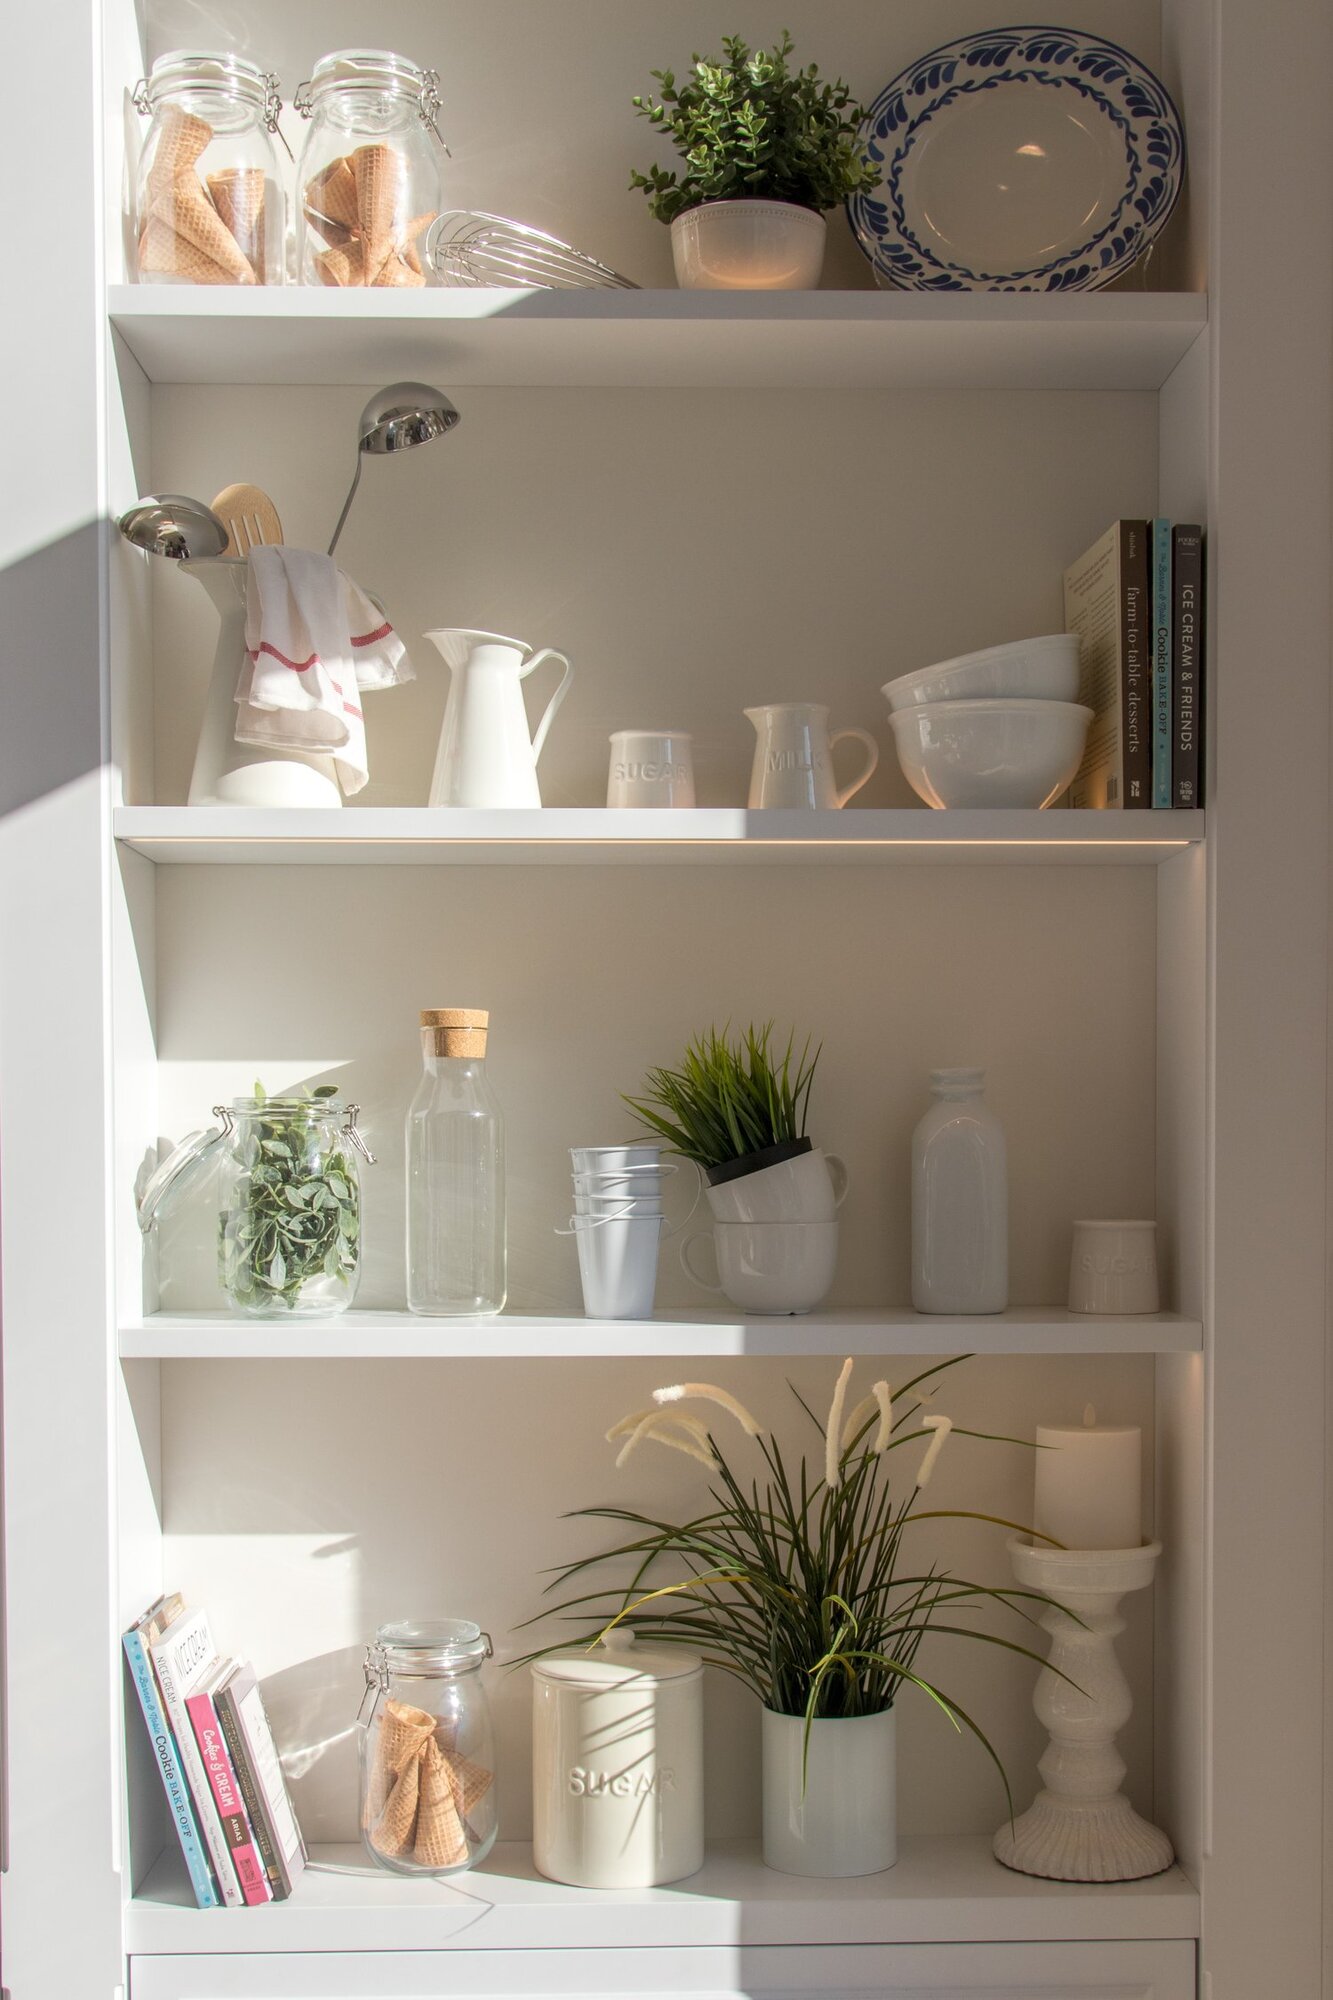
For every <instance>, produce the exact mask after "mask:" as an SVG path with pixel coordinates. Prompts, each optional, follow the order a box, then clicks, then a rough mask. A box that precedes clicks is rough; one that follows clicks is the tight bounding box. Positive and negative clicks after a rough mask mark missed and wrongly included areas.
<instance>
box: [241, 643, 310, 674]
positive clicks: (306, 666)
mask: <svg viewBox="0 0 1333 2000" xmlns="http://www.w3.org/2000/svg"><path fill="white" fill-rule="evenodd" d="M246 650H247V651H249V648H248V647H247V649H246ZM260 653H268V654H269V655H270V656H271V657H272V658H273V659H275V660H277V661H279V662H280V663H281V664H282V665H283V666H284V667H290V668H291V670H292V672H293V673H294V674H304V673H307V672H308V671H309V670H310V668H311V667H313V666H314V665H315V664H316V662H317V661H318V659H319V654H318V653H312V654H311V655H310V658H309V659H308V660H289V659H288V658H287V655H286V654H285V653H280V652H279V651H278V649H277V647H276V646H270V645H269V643H268V640H267V639H261V640H260V642H259V647H258V651H256V652H253V653H250V658H251V659H252V660H257V659H258V658H259V655H260Z"/></svg>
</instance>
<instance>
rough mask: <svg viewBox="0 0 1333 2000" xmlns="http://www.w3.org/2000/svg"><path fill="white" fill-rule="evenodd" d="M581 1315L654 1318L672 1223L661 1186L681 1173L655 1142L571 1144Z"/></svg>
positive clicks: (571, 1220)
mask: <svg viewBox="0 0 1333 2000" xmlns="http://www.w3.org/2000/svg"><path fill="white" fill-rule="evenodd" d="M570 1159H571V1160H572V1162H573V1172H574V1213H573V1215H571V1217H570V1218H569V1227H570V1230H571V1231H572V1232H573V1235H574V1240H575V1242H576V1243H577V1244H578V1252H579V1275H580V1277H581V1278H582V1281H583V1310H584V1311H585V1313H586V1314H587V1315H588V1318H589V1319H651V1318H652V1316H653V1296H654V1293H655V1292H656V1289H657V1252H658V1248H659V1246H660V1244H661V1240H662V1236H663V1233H664V1232H665V1229H666V1221H665V1217H664V1214H663V1210H662V1181H663V1179H664V1177H665V1176H666V1175H667V1174H672V1173H675V1171H676V1168H675V1166H674V1164H668V1165H666V1166H664V1165H663V1164H662V1148H661V1147H660V1146H656V1145H652V1144H647V1145H644V1144H637V1143H636V1144H633V1145H628V1146H571V1147H570Z"/></svg>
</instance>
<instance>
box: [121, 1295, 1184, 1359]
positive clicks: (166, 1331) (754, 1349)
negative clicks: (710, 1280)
mask: <svg viewBox="0 0 1333 2000" xmlns="http://www.w3.org/2000/svg"><path fill="white" fill-rule="evenodd" d="M119 1344H120V1355H121V1358H122V1360H126V1361H134V1360H153V1359H158V1360H233V1361H250V1360H284V1361H286V1360H312V1361H338V1360H343V1361H355V1360H361V1359H368V1360H392V1359H412V1360H433V1359H453V1360H462V1359H470V1360H476V1359H482V1360H531V1359H540V1358H543V1357H545V1358H547V1359H565V1358H578V1357H598V1356H601V1357H606V1356H610V1355H622V1354H660V1355H704V1356H718V1355H728V1354H770V1355H801V1354H868V1355H891V1354H912V1355H947V1354H961V1353H974V1354H1190V1353H1194V1352H1196V1351H1197V1350H1198V1349H1200V1348H1201V1347H1202V1345H1203V1328H1202V1326H1201V1325H1200V1323H1199V1321H1198V1320H1191V1319H1183V1318H1181V1316H1180V1315H1179V1314H1177V1313H1142V1314H1135V1315H1132V1316H1128V1317H1125V1318H1121V1319H1114V1318H1108V1319H1100V1318H1095V1317H1094V1316H1093V1315H1092V1314H1090V1313H1071V1312H1069V1311H1068V1310H1067V1309H1066V1308H1065V1307H1064V1306H1011V1307H1010V1308H1009V1310H1008V1312H1004V1313H993V1314H986V1315H984V1316H981V1317H976V1318H970V1319H969V1318H959V1319H946V1318H942V1317H938V1316H936V1315H934V1314H927V1313H915V1312H911V1311H910V1310H907V1309H906V1308H904V1309H901V1310H897V1309H893V1308H888V1307H878V1306H875V1307H863V1308H853V1309H850V1310H847V1311H823V1312H815V1313H808V1314H805V1315H803V1316H797V1317H791V1318H787V1317H781V1318H758V1319H742V1318H736V1319H719V1318H717V1316H716V1314H715V1313H713V1312H711V1311H710V1312H702V1313H699V1314H693V1313H679V1314H674V1315H671V1316H669V1317H668V1316H666V1315H664V1316H663V1317H662V1318H660V1319H652V1320H635V1319H630V1320H597V1319H583V1318H581V1317H580V1318H568V1319H535V1318H528V1317H525V1316H524V1315H522V1314H519V1313H501V1314H500V1315H499V1316H498V1317H497V1318H492V1319H428V1318H425V1317H423V1316H421V1315H419V1314H417V1313H409V1312H376V1311H365V1312H355V1311H354V1312H348V1313H340V1314H338V1315H336V1316H335V1317H333V1318H331V1319H306V1320H289V1321H285V1320H253V1319H243V1318H241V1317H240V1316H239V1315H237V1314H233V1313H228V1312H225V1311H216V1312H194V1313H171V1314H167V1313H158V1314H154V1315H152V1316H150V1317H149V1318H146V1319H142V1320H138V1321H136V1322H134V1323H133V1324H130V1325H126V1326H123V1327H122V1328H121V1330H120V1343H119Z"/></svg>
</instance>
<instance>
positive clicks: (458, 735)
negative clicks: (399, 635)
mask: <svg viewBox="0 0 1333 2000" xmlns="http://www.w3.org/2000/svg"><path fill="white" fill-rule="evenodd" d="M425 636H426V637H427V638H428V639H429V640H430V642H431V644H432V645H434V646H438V647H439V649H440V652H441V653H442V654H443V656H444V659H445V661H446V663H447V665H448V667H449V671H450V673H451V675H452V680H451V682H450V687H449V700H448V702H447V704H446V706H445V711H444V727H443V729H442V730H441V732H440V747H439V750H438V751H437V753H436V757H435V775H434V777H433V778H432V779H431V786H430V803H431V804H432V805H433V806H539V805H540V804H541V802H542V797H541V792H540V791H539V789H538V786H537V759H538V758H539V757H540V756H541V754H542V745H543V744H544V743H545V741H546V732H547V731H548V730H549V728H550V727H551V722H552V719H553V718H554V716H555V712H556V710H557V709H558V708H559V706H560V704H561V702H562V701H563V700H564V698H565V694H566V692H567V690H568V688H569V683H570V680H571V678H572V676H573V672H574V669H573V667H572V666H571V665H570V663H569V661H568V660H567V659H566V658H565V656H564V654H563V653H557V652H556V650H555V648H554V647H553V646H543V647H542V649H541V651H540V652H536V653H534V652H533V650H532V648H531V647H530V646H528V645H525V644H524V642H523V640H522V639H504V638H501V636H500V635H499V633H497V632H468V631H462V630H458V629H454V628H447V629H442V630H440V631H436V632H427V633H426V635H425ZM544 660H558V661H559V662H560V664H561V666H562V667H563V668H564V670H565V671H564V673H563V675H562V676H561V680H560V685H559V687H558V688H557V689H556V691H555V693H554V694H553V695H552V696H551V699H550V700H549V701H548V702H547V704H546V712H545V714H544V715H543V716H542V719H541V721H540V722H539V723H538V724H537V729H536V734H535V735H530V734H529V732H528V718H527V712H526V710H525V709H524V706H523V685H522V684H523V682H524V681H525V680H526V679H527V677H528V675H529V674H531V673H534V672H535V671H536V669H537V668H538V667H539V666H541V664H542V662H543V661H544Z"/></svg>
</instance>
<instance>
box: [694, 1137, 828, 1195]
mask: <svg viewBox="0 0 1333 2000" xmlns="http://www.w3.org/2000/svg"><path fill="white" fill-rule="evenodd" d="M814 1144H815V1142H814V1140H813V1139H784V1140H783V1141H782V1142H781V1144H780V1145H777V1146H765V1147H764V1148H763V1149H762V1151H760V1152H758V1153H742V1154H741V1157H740V1158H739V1159H738V1160H724V1161H723V1162H722V1165H721V1166H720V1167H705V1168H704V1176H705V1178H706V1180H707V1182H708V1185H709V1187H721V1186H722V1185H723V1183H724V1182H726V1181H738V1180H742V1179H743V1178H744V1176H745V1175H746V1174H759V1173H762V1172H763V1170H764V1168H765V1167H780V1166H781V1165H782V1162H783V1161H784V1160H794V1159H796V1158H797V1157H798V1155H799V1154H801V1153H810V1152H813V1151H814Z"/></svg>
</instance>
